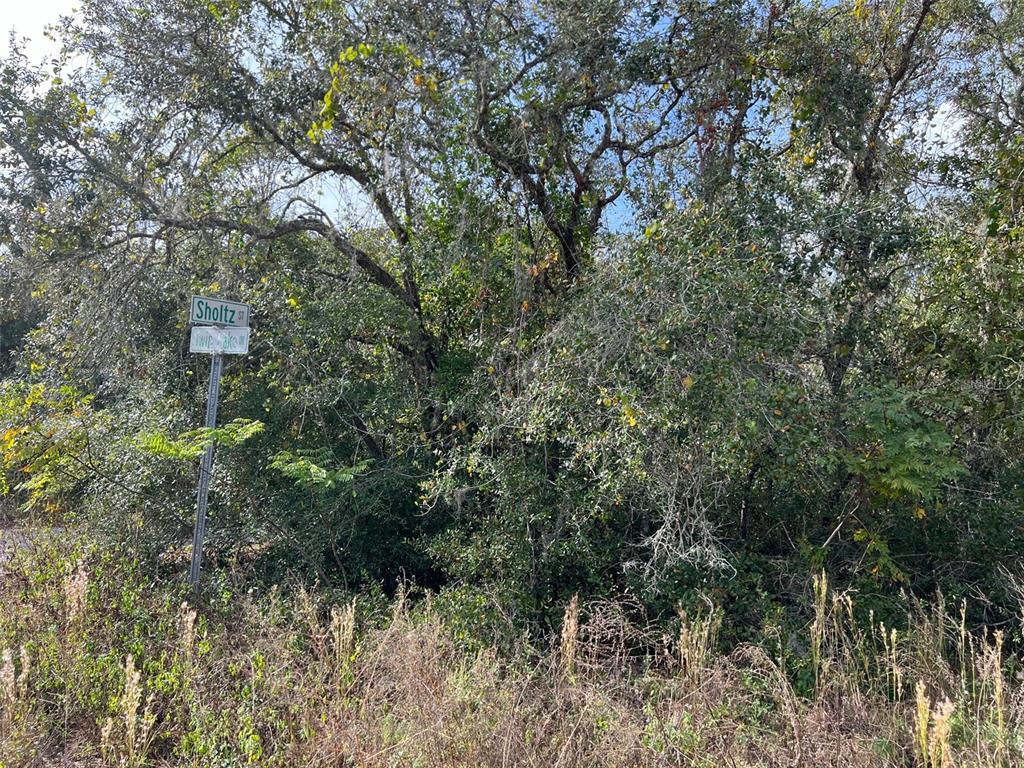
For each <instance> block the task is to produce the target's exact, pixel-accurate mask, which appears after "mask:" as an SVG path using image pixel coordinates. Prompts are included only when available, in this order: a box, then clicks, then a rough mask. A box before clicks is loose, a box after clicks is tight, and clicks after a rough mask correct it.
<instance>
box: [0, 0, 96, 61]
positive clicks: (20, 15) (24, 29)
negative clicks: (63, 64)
mask: <svg viewBox="0 0 1024 768" xmlns="http://www.w3.org/2000/svg"><path fill="white" fill-rule="evenodd" d="M77 5H78V3H77V0H0V56H6V55H7V53H8V51H9V48H10V46H9V45H8V38H9V37H10V34H11V30H12V29H13V30H14V31H15V32H16V33H17V35H18V37H27V38H29V40H30V43H29V45H28V46H26V52H27V53H28V56H29V58H30V59H33V60H36V61H38V60H39V59H42V58H45V57H47V56H52V55H53V54H55V53H56V52H57V50H58V48H59V46H58V44H57V43H56V42H55V41H53V40H47V39H45V38H44V37H43V28H44V27H45V26H46V25H47V24H50V23H52V22H54V21H56V20H57V17H58V16H60V15H61V14H68V13H71V12H72V11H73V10H74V9H75V7H76V6H77Z"/></svg>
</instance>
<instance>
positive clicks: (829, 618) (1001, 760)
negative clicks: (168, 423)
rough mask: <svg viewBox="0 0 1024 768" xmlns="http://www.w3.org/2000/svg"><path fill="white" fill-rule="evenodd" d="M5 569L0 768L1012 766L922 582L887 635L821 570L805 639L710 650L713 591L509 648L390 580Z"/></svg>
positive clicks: (1016, 736) (573, 611)
mask: <svg viewBox="0 0 1024 768" xmlns="http://www.w3.org/2000/svg"><path fill="white" fill-rule="evenodd" d="M69 562H77V560H71V561H69ZM19 569H20V570H18V569H16V570H15V572H12V574H9V576H8V577H6V578H5V580H4V581H3V582H2V583H0V601H2V602H3V604H4V605H8V606H10V610H7V611H5V613H4V614H3V616H2V617H0V645H2V646H4V647H5V648H6V650H4V651H2V654H0V706H2V709H0V765H3V766H5V768H15V767H19V768H20V767H21V766H37V765H38V766H42V765H58V764H59V765H82V766H93V765H96V766H98V765H109V766H144V765H151V766H171V765H182V766H185V765H187V766H207V765H217V766H234V765H239V766H241V765H261V766H264V765H266V766H272V765H279V766H325V767H326V766H359V767H360V768H364V767H365V768H377V767H380V768H384V766H389V767H390V766H417V767H422V768H433V767H436V768H459V767H460V766H465V767H466V768H469V767H470V766H472V767H473V768H481V767H483V766H495V767H497V766H517V767H518V766H537V767H538V768H540V767H541V766H543V767H544V768H577V767H579V768H582V767H583V766H595V767H597V766H608V767H609V768H611V767H612V766H614V767H615V768H620V767H622V766H716V768H717V767H718V766H723V767H732V766H735V767H736V768H740V767H742V766H787V767H788V766H793V767H794V768H797V767H806V768H816V767H817V766H826V765H843V766H917V767H918V768H950V766H979V767H980V766H992V767H993V768H995V767H996V766H1014V765H1020V764H1022V761H1024V754H1022V751H1021V746H1022V745H1021V727H1022V717H1024V690H1022V689H1021V686H1020V685H1019V684H1017V683H1016V682H1015V681H1012V680H1011V679H1010V678H1009V677H1008V676H1007V674H1006V670H1007V666H1008V664H1011V663H1014V662H1015V660H1013V659H1007V658H1006V651H1005V647H1004V642H1003V637H1002V635H1001V634H998V633H995V634H985V633H980V634H979V633H970V632H968V631H967V629H966V627H965V624H964V620H963V614H962V612H961V613H960V614H958V615H950V614H949V613H947V611H946V609H945V606H944V605H942V604H941V601H940V602H939V604H938V605H937V606H935V607H933V608H931V609H929V610H927V611H926V610H923V609H919V608H918V609H915V610H914V611H913V612H912V613H911V617H910V618H911V623H910V625H909V627H908V628H907V629H906V630H904V631H901V632H895V631H894V630H892V629H891V628H888V627H885V626H884V625H883V624H881V623H877V624H876V623H875V622H874V621H873V620H871V619H869V620H868V621H867V622H866V623H863V622H858V621H856V620H855V615H856V612H855V603H854V601H853V599H852V598H851V597H850V596H849V595H844V594H837V593H835V592H833V591H831V590H830V589H829V588H828V585H827V582H826V581H825V579H824V577H819V579H818V580H817V581H816V584H815V587H816V593H815V601H814V606H813V607H814V618H813V621H812V622H811V623H810V625H809V626H808V630H807V633H806V638H805V643H806V645H805V647H806V648H807V651H806V652H805V653H804V654H803V655H802V656H801V655H796V656H792V655H791V656H790V657H788V658H787V659H785V660H784V659H780V658H777V657H776V656H774V655H773V654H772V653H770V652H768V651H766V650H765V649H764V647H760V646H744V647H741V648H739V649H736V650H735V651H733V652H732V653H730V654H727V655H723V654H722V653H720V652H719V650H718V649H717V644H716V636H717V632H718V629H719V627H720V624H721V621H722V616H721V613H720V612H719V611H718V610H716V609H715V608H714V606H710V605H709V606H708V607H707V609H706V610H703V611H701V612H699V613H696V614H695V613H691V614H685V613H682V614H681V616H680V620H679V623H678V632H677V633H675V634H673V635H672V636H671V637H669V636H668V635H667V634H666V633H665V632H664V628H658V627H651V626H643V625H637V624H636V623H635V622H632V621H630V619H629V616H632V615H636V611H635V610H634V608H635V606H624V605H622V604H618V603H595V604H585V603H582V602H580V601H578V600H576V599H574V600H573V601H572V602H571V603H570V604H569V605H568V606H567V607H566V615H565V620H564V623H563V626H562V629H561V637H560V639H559V638H554V642H553V643H552V645H553V646H554V647H553V650H552V652H551V653H550V654H549V655H546V656H540V657H538V656H537V655H536V654H532V655H527V654H526V652H525V651H524V654H523V655H522V656H521V657H520V658H515V659H509V658H503V657H499V655H498V654H497V653H496V652H494V651H490V650H484V651H479V650H476V651H471V650H468V649H467V648H466V647H465V646H464V645H463V644H461V643H460V642H459V640H458V639H457V637H456V636H455V633H454V632H452V631H451V630H450V629H449V626H448V624H447V622H446V620H445V618H444V617H443V616H441V615H439V614H438V613H437V612H436V611H435V610H433V609H432V608H431V607H429V605H424V604H423V603H422V602H421V603H420V604H419V605H416V606H413V605H411V604H410V602H409V601H408V600H406V598H405V597H404V595H400V596H399V597H398V598H397V599H396V600H395V602H394V603H393V605H392V606H391V608H390V615H387V616H383V617H382V616H381V615H379V613H374V614H372V615H371V612H370V611H369V609H368V608H367V607H365V605H364V604H361V603H359V602H358V601H345V602H342V603H339V604H328V603H327V602H326V601H325V600H324V599H323V598H322V597H320V596H317V595H316V594H313V593H311V592H308V591H304V590H297V591H296V593H295V594H293V595H290V596H288V597H285V596H282V595H281V594H280V593H279V592H277V591H276V590H275V591H272V592H271V593H270V594H268V595H265V596H262V597H256V596H246V597H235V598H233V599H232V600H231V601H230V603H229V604H227V603H226V604H225V605H223V606H220V607H217V606H216V605H214V606H206V607H204V608H202V609H199V610H196V609H194V608H192V607H190V606H189V605H188V604H183V603H182V602H181V600H180V597H181V596H182V594H180V593H178V592H175V591H174V588H172V587H171V586H168V585H163V586H160V585H155V586H154V585H151V584H146V583H144V582H143V580H142V579H141V578H140V575H139V574H138V573H137V572H135V571H134V570H132V569H131V568H128V567H127V566H124V565H122V564H119V563H118V562H116V561H114V560H110V559H107V560H105V561H101V562H95V558H94V561H93V562H92V564H91V565H81V566H75V567H72V566H71V565H67V566H64V567H59V568H54V567H50V569H49V570H48V571H46V570H45V569H44V570H40V564H39V563H38V562H37V563H34V564H33V563H28V562H26V563H22V564H21V565H20V566H19ZM771 645H772V644H771V643H765V647H771ZM784 661H785V663H784ZM801 663H802V664H804V665H805V666H804V669H805V670H806V671H807V673H808V674H809V675H811V677H812V678H813V681H814V684H813V693H812V694H810V695H808V696H800V695H798V693H797V692H796V690H794V687H793V684H792V682H791V680H792V679H794V674H795V671H796V670H795V669H794V666H796V665H799V664H801ZM787 665H788V668H787ZM808 690H810V687H809V688H808Z"/></svg>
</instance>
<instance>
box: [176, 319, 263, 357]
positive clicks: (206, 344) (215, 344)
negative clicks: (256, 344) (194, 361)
mask: <svg viewBox="0 0 1024 768" xmlns="http://www.w3.org/2000/svg"><path fill="white" fill-rule="evenodd" d="M188 351H189V352H205V353H207V354H211V355H245V354H248V352H249V329H248V328H217V327H215V326H210V325H196V326H193V328H192V339H191V341H190V342H189V345H188Z"/></svg>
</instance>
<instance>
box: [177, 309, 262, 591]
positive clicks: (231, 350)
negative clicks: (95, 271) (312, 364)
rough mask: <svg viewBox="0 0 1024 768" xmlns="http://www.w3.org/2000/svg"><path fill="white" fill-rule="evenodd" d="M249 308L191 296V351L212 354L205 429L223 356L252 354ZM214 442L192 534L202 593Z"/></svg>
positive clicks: (204, 465)
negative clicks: (202, 566)
mask: <svg viewBox="0 0 1024 768" xmlns="http://www.w3.org/2000/svg"><path fill="white" fill-rule="evenodd" d="M250 314H251V313H250V312H249V305H248V304H242V303H241V302H237V301H224V300H223V299H211V298H207V297H206V296H193V297H192V310H191V312H190V313H189V322H190V323H201V325H195V326H193V327H192V336H191V339H190V340H189V346H188V351H189V352H200V353H206V354H208V355H210V390H209V392H208V394H207V396H206V426H207V427H209V428H213V427H216V426H217V399H218V397H219V396H220V375H221V371H222V370H223V368H224V355H244V354H247V353H248V352H249V315H250ZM213 448H214V445H213V443H212V442H211V443H210V444H209V445H208V446H206V450H205V451H204V452H203V458H202V461H201V462H200V464H199V488H198V490H197V491H196V527H195V528H194V529H193V531H192V566H191V568H189V573H188V580H189V582H190V583H191V584H192V589H194V590H195V591H196V593H197V594H198V592H199V569H200V567H201V565H202V562H203V536H204V534H205V532H206V507H207V499H208V496H209V493H210V476H211V475H212V473H213Z"/></svg>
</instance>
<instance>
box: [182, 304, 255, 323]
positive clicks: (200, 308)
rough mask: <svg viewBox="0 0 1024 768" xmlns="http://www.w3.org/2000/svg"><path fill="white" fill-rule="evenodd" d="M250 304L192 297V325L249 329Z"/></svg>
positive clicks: (190, 318) (189, 319)
mask: <svg viewBox="0 0 1024 768" xmlns="http://www.w3.org/2000/svg"><path fill="white" fill-rule="evenodd" d="M250 314H251V312H250V311H249V305H248V304H242V303H241V302H238V301H224V299H211V298H208V297H206V296H193V297H192V312H191V313H190V314H189V318H188V321H189V322H190V323H199V324H201V325H225V326H233V327H236V328H247V327H249V315H250Z"/></svg>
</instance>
